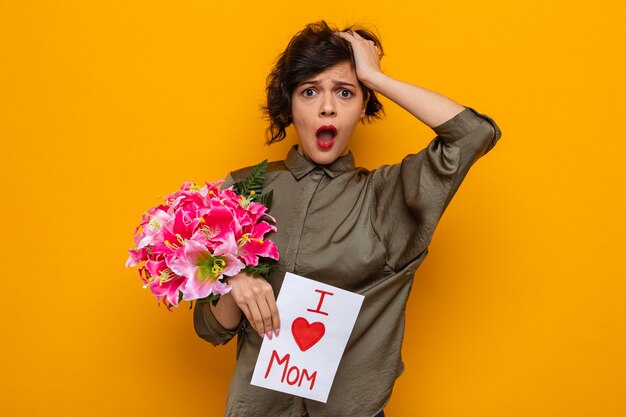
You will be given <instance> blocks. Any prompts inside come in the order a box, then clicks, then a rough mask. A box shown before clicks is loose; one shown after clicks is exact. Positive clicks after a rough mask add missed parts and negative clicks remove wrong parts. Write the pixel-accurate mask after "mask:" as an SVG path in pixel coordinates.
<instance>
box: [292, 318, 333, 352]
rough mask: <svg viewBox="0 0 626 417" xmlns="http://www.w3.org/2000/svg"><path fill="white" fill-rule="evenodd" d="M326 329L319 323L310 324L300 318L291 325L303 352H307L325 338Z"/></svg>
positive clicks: (294, 336)
mask: <svg viewBox="0 0 626 417" xmlns="http://www.w3.org/2000/svg"><path fill="white" fill-rule="evenodd" d="M325 332H326V327H325V326H324V323H321V322H319V321H317V322H315V323H311V324H309V322H308V321H307V319H305V318H304V317H298V318H297V319H295V320H294V321H293V323H292V324H291V334H293V338H294V339H295V341H296V343H297V344H298V347H299V348H300V350H301V351H303V352H304V351H306V350H308V349H309V348H311V346H313V345H315V344H316V343H317V342H319V341H320V339H321V338H322V337H323V336H324V333H325Z"/></svg>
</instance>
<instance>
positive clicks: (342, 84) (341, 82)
mask: <svg viewBox="0 0 626 417" xmlns="http://www.w3.org/2000/svg"><path fill="white" fill-rule="evenodd" d="M333 83H335V84H337V85H341V86H349V87H352V88H356V85H354V84H352V83H349V82H347V81H340V80H333Z"/></svg>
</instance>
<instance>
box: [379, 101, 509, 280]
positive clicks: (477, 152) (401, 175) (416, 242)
mask: <svg viewBox="0 0 626 417" xmlns="http://www.w3.org/2000/svg"><path fill="white" fill-rule="evenodd" d="M433 131H434V132H435V133H436V134H437V136H436V137H435V138H434V139H433V140H432V141H431V142H430V143H429V144H428V146H427V147H426V148H425V149H423V150H422V151H420V152H419V153H417V154H414V155H408V156H407V157H405V158H404V159H403V160H402V162H401V163H399V164H395V165H387V166H383V167H381V168H379V169H377V170H375V171H374V173H373V175H372V179H371V181H372V188H373V196H372V202H373V207H372V211H371V221H372V227H373V228H374V231H375V232H376V234H377V235H378V237H379V239H380V240H381V242H382V244H383V245H384V246H385V250H386V255H387V264H388V265H389V267H390V268H391V269H393V270H395V271H397V270H400V269H401V268H402V267H403V266H405V265H406V264H408V263H409V262H411V261H412V260H414V259H415V258H417V257H418V256H420V254H421V253H422V252H423V251H425V250H427V249H428V245H429V244H430V241H431V238H432V235H433V233H434V231H435V227H436V226H437V223H438V222H439V219H440V218H441V216H442V214H443V212H444V211H445V209H446V207H447V206H448V204H449V203H450V201H451V199H452V197H453V196H454V194H455V193H456V191H457V190H458V188H459V186H460V185H461V182H462V181H463V179H464V178H465V176H466V175H467V173H468V171H469V169H470V168H471V166H472V165H473V164H474V163H475V162H476V161H477V160H478V159H479V158H480V157H481V156H483V155H485V154H486V153H487V152H489V151H490V150H491V149H492V148H493V147H494V146H495V144H496V142H497V141H498V140H499V139H500V136H501V135H502V133H501V131H500V128H499V127H498V125H497V124H496V123H495V122H494V121H493V119H491V118H490V117H489V116H486V115H484V114H480V113H478V112H477V111H476V110H474V109H473V108H470V107H466V108H465V109H464V110H462V111H461V112H460V113H458V114H457V115H455V116H454V117H452V118H451V119H450V120H448V121H446V122H444V123H443V124H441V125H439V126H437V127H434V128H433Z"/></svg>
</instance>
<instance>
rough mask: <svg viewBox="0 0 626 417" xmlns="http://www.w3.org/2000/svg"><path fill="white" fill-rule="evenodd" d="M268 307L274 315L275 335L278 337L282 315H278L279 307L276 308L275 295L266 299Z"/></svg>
mask: <svg viewBox="0 0 626 417" xmlns="http://www.w3.org/2000/svg"><path fill="white" fill-rule="evenodd" d="M266 300H267V305H268V307H269V310H270V314H271V315H272V328H273V329H274V334H275V335H276V336H278V330H280V314H278V306H276V299H275V298H274V294H273V293H272V294H271V296H268V297H267V298H266Z"/></svg>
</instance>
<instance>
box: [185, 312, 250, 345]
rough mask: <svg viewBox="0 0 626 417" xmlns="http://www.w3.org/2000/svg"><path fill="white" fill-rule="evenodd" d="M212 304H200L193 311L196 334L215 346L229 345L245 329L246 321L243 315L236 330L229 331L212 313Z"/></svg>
mask: <svg viewBox="0 0 626 417" xmlns="http://www.w3.org/2000/svg"><path fill="white" fill-rule="evenodd" d="M210 304H211V303H206V302H203V303H198V302H196V305H195V307H194V310H193V327H194V329H195V330H196V334H197V335H198V336H199V337H200V338H202V339H204V340H206V341H207V342H209V343H211V344H212V345H213V346H217V345H224V344H226V343H228V342H229V341H230V340H231V339H232V338H233V337H235V335H236V334H237V333H239V332H241V331H243V330H244V328H245V319H244V316H243V314H242V315H241V321H240V322H239V325H238V326H237V328H236V329H234V330H228V329H226V328H224V326H222V325H221V324H220V323H219V322H218V321H217V319H216V318H215V316H214V315H213V312H212V311H211V306H210Z"/></svg>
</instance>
